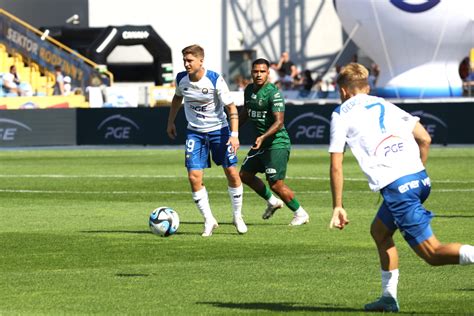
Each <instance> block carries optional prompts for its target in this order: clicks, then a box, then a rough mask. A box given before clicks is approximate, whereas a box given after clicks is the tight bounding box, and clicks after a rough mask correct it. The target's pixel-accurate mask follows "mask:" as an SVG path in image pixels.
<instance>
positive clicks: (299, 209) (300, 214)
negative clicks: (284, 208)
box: [295, 206, 307, 216]
mask: <svg viewBox="0 0 474 316" xmlns="http://www.w3.org/2000/svg"><path fill="white" fill-rule="evenodd" d="M295 214H296V215H298V216H302V215H305V214H307V213H306V211H305V210H304V208H302V207H301V206H300V207H299V208H298V209H297V210H296V211H295Z"/></svg>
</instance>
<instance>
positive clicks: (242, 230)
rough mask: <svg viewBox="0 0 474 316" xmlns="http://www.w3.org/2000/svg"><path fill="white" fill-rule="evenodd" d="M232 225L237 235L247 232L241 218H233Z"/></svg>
mask: <svg viewBox="0 0 474 316" xmlns="http://www.w3.org/2000/svg"><path fill="white" fill-rule="evenodd" d="M233 223H234V226H235V228H236V229H237V232H238V233H239V234H245V233H246V232H247V225H245V222H244V220H243V219H242V217H240V216H239V217H234V221H233Z"/></svg>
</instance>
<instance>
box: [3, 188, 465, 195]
mask: <svg viewBox="0 0 474 316" xmlns="http://www.w3.org/2000/svg"><path fill="white" fill-rule="evenodd" d="M431 191H432V192H439V193H446V192H474V188H473V189H437V190H436V189H433V190H431ZM0 193H39V194H117V195H120V194H122V195H125V194H155V195H156V194H174V195H178V194H186V195H189V194H190V192H189V191H71V190H26V189H0ZM210 193H211V194H229V193H228V192H227V191H211V192H210ZM245 193H246V194H252V192H250V191H247V192H245ZM344 193H358V194H359V193H367V194H369V193H373V192H372V191H369V190H368V189H367V190H348V191H344ZM298 194H299V195H301V194H331V191H328V190H320V191H298Z"/></svg>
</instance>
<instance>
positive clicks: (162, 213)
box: [148, 206, 179, 237]
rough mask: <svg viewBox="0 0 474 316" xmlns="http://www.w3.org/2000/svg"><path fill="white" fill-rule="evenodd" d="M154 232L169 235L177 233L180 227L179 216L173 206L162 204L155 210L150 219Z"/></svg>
mask: <svg viewBox="0 0 474 316" xmlns="http://www.w3.org/2000/svg"><path fill="white" fill-rule="evenodd" d="M148 225H149V226H150V230H151V232H152V233H153V234H156V235H160V236H163V237H167V236H170V235H173V234H174V233H176V231H177V230H178V227H179V216H178V213H176V211H174V210H173V209H172V208H169V207H166V206H162V207H158V208H156V209H154V210H153V212H151V214H150V219H149V221H148Z"/></svg>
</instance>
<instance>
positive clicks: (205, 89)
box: [201, 88, 209, 94]
mask: <svg viewBox="0 0 474 316" xmlns="http://www.w3.org/2000/svg"><path fill="white" fill-rule="evenodd" d="M201 92H202V93H203V94H208V93H209V90H207V88H202V90H201Z"/></svg>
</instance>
